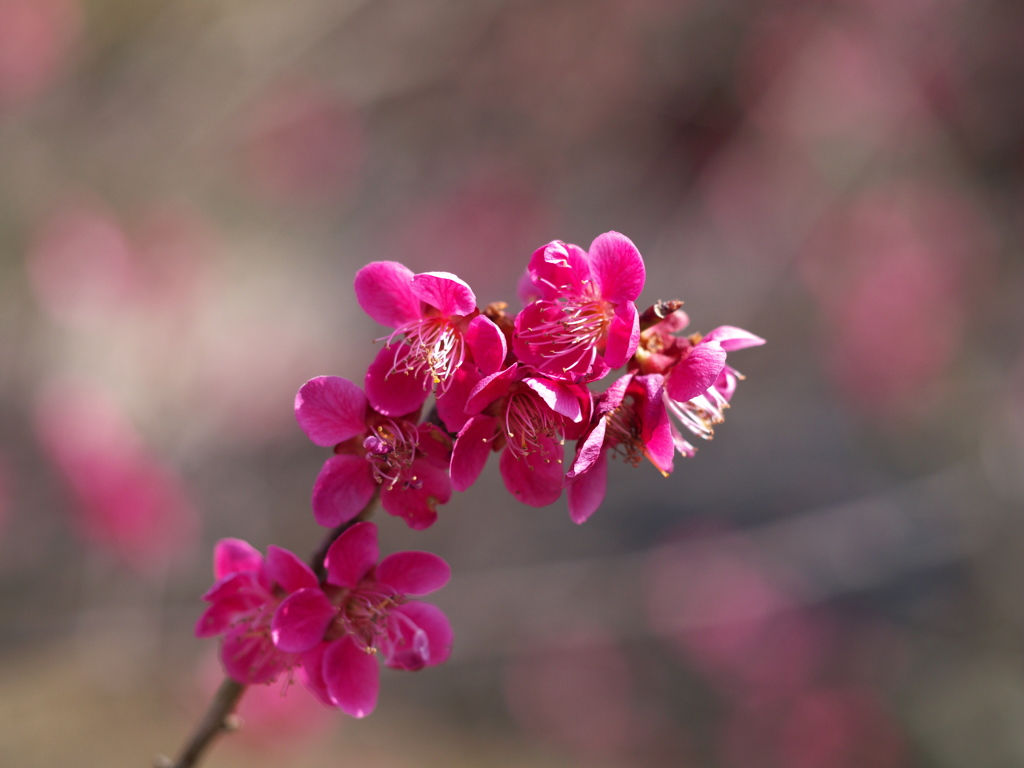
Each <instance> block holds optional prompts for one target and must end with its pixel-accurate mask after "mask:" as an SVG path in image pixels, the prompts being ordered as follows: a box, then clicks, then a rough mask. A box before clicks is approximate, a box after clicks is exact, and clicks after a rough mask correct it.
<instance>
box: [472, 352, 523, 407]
mask: <svg viewBox="0 0 1024 768" xmlns="http://www.w3.org/2000/svg"><path fill="white" fill-rule="evenodd" d="M518 368H519V366H518V364H516V363H512V365H510V366H509V367H508V368H506V369H505V370H503V371H498V372H497V373H492V374H491V375H490V376H485V377H484V378H482V379H481V380H480V383H479V384H477V385H476V386H475V387H473V391H472V392H470V393H469V399H468V400H467V401H466V413H468V414H471V415H472V414H477V413H480V411H482V410H483V409H484V408H486V407H487V406H488V405H490V404H491V403H493V402H494V401H495V400H497V399H498V398H499V397H504V396H505V395H507V394H508V390H509V387H510V386H511V385H512V380H513V379H514V378H515V375H516V370H517V369H518Z"/></svg>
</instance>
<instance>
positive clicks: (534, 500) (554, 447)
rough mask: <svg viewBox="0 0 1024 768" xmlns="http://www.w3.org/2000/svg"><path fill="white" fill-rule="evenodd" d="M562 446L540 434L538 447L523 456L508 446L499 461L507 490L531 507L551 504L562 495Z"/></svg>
mask: <svg viewBox="0 0 1024 768" xmlns="http://www.w3.org/2000/svg"><path fill="white" fill-rule="evenodd" d="M561 454H562V446H561V445H559V444H558V441H556V440H554V439H553V438H543V439H542V440H541V445H540V448H539V450H537V451H535V452H534V453H532V454H528V455H527V456H525V457H523V458H522V459H518V458H516V456H515V454H514V453H512V451H510V450H508V449H507V448H506V449H505V450H504V451H502V453H501V460H500V461H499V463H498V466H499V468H500V469H501V477H502V479H503V480H504V481H505V487H506V488H507V489H508V492H509V493H511V494H512V495H513V496H515V497H516V498H517V499H519V501H521V502H522V503H524V504H529V505H530V506H531V507H546V506H547V505H548V504H554V503H555V502H556V501H558V497H559V496H561V495H562V456H561Z"/></svg>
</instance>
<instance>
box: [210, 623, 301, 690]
mask: <svg viewBox="0 0 1024 768" xmlns="http://www.w3.org/2000/svg"><path fill="white" fill-rule="evenodd" d="M220 660H221V663H222V664H223V665H224V671H225V672H226V673H227V675H228V677H230V678H231V679H233V680H237V681H238V682H240V683H245V684H246V685H261V684H263V683H269V682H272V681H273V680H274V679H276V678H277V676H278V675H279V674H281V673H282V672H284V671H285V670H286V669H288V667H289V666H291V664H292V663H293V662H294V661H295V660H296V659H295V657H294V656H292V655H291V654H288V653H285V652H284V651H279V650H278V649H277V648H275V647H274V644H273V643H272V642H271V640H270V637H269V635H265V634H261V633H253V632H252V630H251V628H250V627H249V626H248V625H245V624H240V625H238V626H236V627H234V628H233V629H232V630H231V631H230V632H229V633H228V634H227V635H226V636H225V637H224V642H223V643H221V646H220Z"/></svg>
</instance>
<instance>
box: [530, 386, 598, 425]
mask: <svg viewBox="0 0 1024 768" xmlns="http://www.w3.org/2000/svg"><path fill="white" fill-rule="evenodd" d="M523 383H524V384H526V386H528V387H529V388H530V389H532V390H533V391H534V392H536V393H537V395H538V396H539V397H540V399H541V400H543V401H544V403H545V404H546V405H547V406H548V408H550V409H551V410H552V411H554V412H555V413H557V414H559V415H561V416H565V418H567V419H569V420H570V421H573V422H578V421H580V419H582V418H583V411H582V409H581V408H580V401H579V400H578V399H577V397H576V394H575V391H574V390H573V389H572V388H570V387H569V386H567V385H565V384H564V383H562V382H560V381H552V380H550V379H538V378H534V377H532V376H531V377H528V378H525V379H523Z"/></svg>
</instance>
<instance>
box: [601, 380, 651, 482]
mask: <svg viewBox="0 0 1024 768" xmlns="http://www.w3.org/2000/svg"><path fill="white" fill-rule="evenodd" d="M605 419H606V420H607V428H606V431H605V440H606V441H607V442H608V444H609V445H610V446H611V448H612V449H613V450H614V451H615V452H616V453H617V454H618V455H619V456H621V457H622V460H623V461H625V462H627V463H628V464H632V465H633V466H634V467H637V466H640V460H641V459H642V458H643V457H644V442H643V439H642V437H641V434H642V432H641V424H640V417H639V415H638V414H637V412H636V401H635V400H634V398H633V396H632V395H627V396H626V397H625V398H624V399H623V401H622V404H621V405H619V406H618V407H617V408H616V409H615V410H613V411H612V412H611V413H609V414H608V415H607V416H605Z"/></svg>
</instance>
